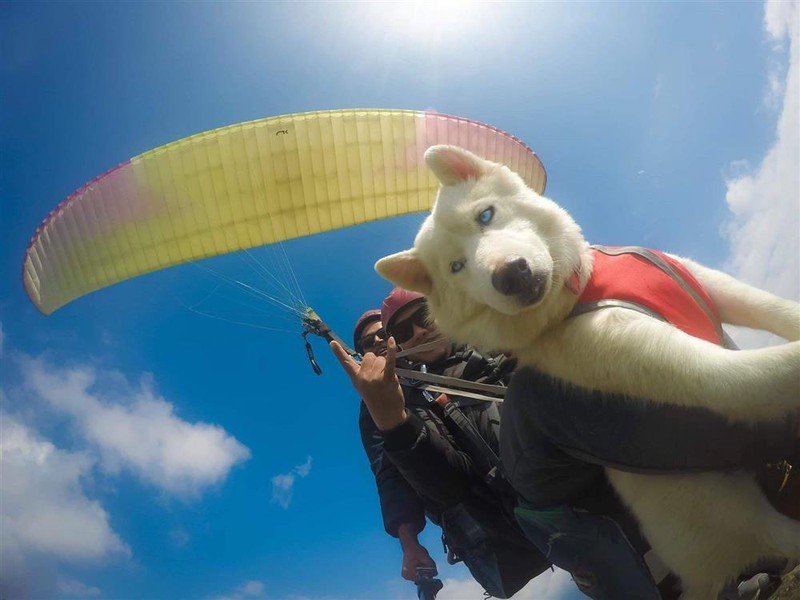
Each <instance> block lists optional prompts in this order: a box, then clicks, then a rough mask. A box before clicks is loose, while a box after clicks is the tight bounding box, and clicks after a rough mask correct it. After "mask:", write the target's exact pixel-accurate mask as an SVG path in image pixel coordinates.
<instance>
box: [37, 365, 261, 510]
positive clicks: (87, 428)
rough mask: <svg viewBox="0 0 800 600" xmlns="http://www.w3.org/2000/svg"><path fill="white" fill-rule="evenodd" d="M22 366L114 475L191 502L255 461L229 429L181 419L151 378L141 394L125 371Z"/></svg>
mask: <svg viewBox="0 0 800 600" xmlns="http://www.w3.org/2000/svg"><path fill="white" fill-rule="evenodd" d="M21 364H22V372H23V375H24V379H25V385H26V386H27V388H29V389H30V390H32V391H33V392H34V393H35V394H37V395H38V396H39V397H40V398H42V399H43V400H45V401H46V402H47V403H48V404H49V405H50V406H51V407H52V408H54V409H56V410H57V411H59V412H62V413H65V414H68V415H69V416H70V417H72V419H73V420H74V422H75V423H76V425H77V427H78V429H79V431H80V433H81V434H82V436H83V437H84V438H85V440H86V441H87V442H88V443H89V444H90V445H91V446H92V447H93V448H96V449H97V451H98V452H99V454H100V460H101V465H102V467H103V469H105V470H106V471H108V472H111V473H117V472H120V471H121V470H127V471H129V472H132V473H134V474H135V475H136V476H138V477H139V478H140V479H141V480H142V481H145V482H147V483H149V484H151V485H153V486H156V487H158V488H161V489H162V490H164V491H166V492H168V493H170V494H174V495H176V496H181V497H191V496H194V495H196V494H198V493H199V492H201V491H202V490H203V489H204V488H206V487H208V486H211V485H215V484H217V483H220V482H222V481H223V480H224V479H225V478H226V477H227V475H228V473H229V471H230V470H231V468H232V467H233V466H234V465H236V464H237V463H240V462H242V461H245V460H247V459H248V458H249V457H250V451H249V450H248V449H247V448H246V447H245V446H243V445H242V444H241V443H239V442H238V441H237V440H236V439H235V438H233V437H231V436H230V435H228V434H227V433H226V431H225V430H224V429H223V428H222V427H219V426H217V425H212V424H208V423H201V422H198V423H190V422H188V421H184V420H183V419H181V418H180V417H178V416H177V415H176V414H175V410H174V407H173V405H172V404H171V403H169V402H167V401H166V400H164V399H163V398H161V397H159V396H158V395H157V394H156V392H155V391H154V384H153V382H152V380H151V379H150V378H147V377H144V378H142V381H141V382H140V384H139V386H138V387H135V388H133V387H131V386H130V385H129V384H128V382H127V381H126V380H125V378H124V377H122V376H121V375H120V374H119V373H114V372H101V371H97V370H95V369H93V368H91V367H86V366H82V367H73V368H60V367H55V366H53V365H48V364H46V363H45V361H44V360H43V359H31V358H23V359H21Z"/></svg>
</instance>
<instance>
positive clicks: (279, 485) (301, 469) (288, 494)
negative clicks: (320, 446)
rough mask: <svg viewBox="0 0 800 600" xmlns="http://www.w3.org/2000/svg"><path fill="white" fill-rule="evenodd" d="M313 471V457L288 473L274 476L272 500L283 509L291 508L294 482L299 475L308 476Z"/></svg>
mask: <svg viewBox="0 0 800 600" xmlns="http://www.w3.org/2000/svg"><path fill="white" fill-rule="evenodd" d="M310 472H311V457H310V456H309V457H308V458H307V459H306V462H305V463H303V464H302V465H297V466H296V467H294V468H293V469H292V470H291V471H289V472H288V473H283V474H280V475H275V476H274V477H273V478H272V502H274V503H276V504H278V505H280V506H281V507H282V508H283V509H287V508H289V504H291V502H292V494H293V493H294V483H295V480H296V478H297V477H306V476H307V475H308V474H309V473H310Z"/></svg>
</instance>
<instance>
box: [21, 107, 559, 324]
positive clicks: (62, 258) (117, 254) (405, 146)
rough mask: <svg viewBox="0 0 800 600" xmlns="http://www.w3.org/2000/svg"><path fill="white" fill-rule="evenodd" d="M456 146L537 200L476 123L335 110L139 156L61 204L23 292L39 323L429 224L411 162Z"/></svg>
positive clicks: (508, 140) (524, 167)
mask: <svg viewBox="0 0 800 600" xmlns="http://www.w3.org/2000/svg"><path fill="white" fill-rule="evenodd" d="M434 144H455V145H458V146H462V147H464V148H467V149H468V150H471V151H472V152H474V153H476V154H479V155H481V156H484V157H486V158H488V159H490V160H494V161H497V162H500V163H503V164H506V165H508V166H509V167H510V168H512V169H513V170H515V171H516V172H517V173H519V174H520V175H521V176H522V177H523V178H524V179H525V180H526V181H527V183H528V185H530V186H531V187H532V188H533V189H534V190H536V191H538V192H540V193H541V192H543V191H544V186H545V177H546V176H545V171H544V168H543V166H542V163H541V161H540V160H539V159H538V157H537V156H536V155H535V154H534V153H533V151H532V150H531V149H530V148H528V147H527V146H526V145H525V144H524V143H522V142H521V141H520V140H518V139H516V138H514V137H513V136H510V135H508V134H506V133H504V132H502V131H500V130H498V129H495V128H493V127H489V126H487V125H484V124H482V123H477V122H475V121H470V120H467V119H461V118H458V117H451V116H446V115H440V114H437V113H430V112H416V111H398V110H339V111H324V112H313V113H301V114H293V115H285V116H280V117H272V118H268V119H262V120H258V121H251V122H248V123H241V124H238V125H231V126H229V127H223V128H221V129H215V130H213V131H209V132H206V133H201V134H198V135H194V136H192V137H189V138H186V139H183V140H179V141H177V142H173V143H171V144H167V145H165V146H162V147H160V148H156V149H155V150H151V151H150V152H145V153H144V154H141V155H139V156H137V157H135V158H132V159H131V160H129V161H127V162H125V163H123V164H121V165H119V166H118V167H115V168H114V169H111V170H110V171H108V172H106V173H104V174H103V175H101V176H100V177H98V178H96V179H94V180H92V181H90V182H89V183H87V184H86V185H85V186H83V187H82V188H80V189H79V190H77V191H76V192H74V193H73V194H72V195H71V196H69V197H68V198H67V199H66V200H64V201H63V202H62V203H61V204H59V205H58V206H57V207H56V209H55V210H54V211H53V212H52V213H51V214H50V215H49V216H48V217H47V218H46V219H45V221H44V222H43V223H42V224H41V225H40V227H39V228H38V229H37V231H36V233H35V234H34V236H33V238H32V239H31V242H30V245H29V246H28V251H27V253H26V255H25V262H24V265H23V279H24V284H25V289H26V291H27V292H28V295H29V296H30V298H31V300H32V301H33V303H34V304H35V305H36V306H37V307H38V308H39V310H41V311H42V312H43V313H45V314H50V313H52V312H53V311H55V310H56V309H58V308H59V307H61V306H63V305H64V304H66V303H68V302H70V301H72V300H74V299H75V298H78V297H80V296H82V295H84V294H87V293H89V292H91V291H94V290H97V289H100V288H102V287H105V286H108V285H111V284H113V283H117V282H119V281H122V280H125V279H128V278H130V277H135V276H136V275H141V274H143V273H148V272H151V271H155V270H158V269H163V268H166V267H169V266H173V265H177V264H180V263H184V262H188V261H193V260H196V259H200V258H205V257H209V256H215V255H219V254H224V253H227V252H234V251H236V250H241V249H244V248H252V247H255V246H261V245H264V244H270V243H273V242H278V241H282V240H287V239H291V238H295V237H299V236H305V235H310V234H313V233H319V232H323V231H329V230H332V229H337V228H339V227H346V226H348V225H355V224H358V223H365V222H368V221H375V220H378V219H384V218H387V217H393V216H397V215H403V214H408V213H415V212H421V211H425V210H428V209H429V208H430V206H431V204H432V202H433V200H434V198H435V192H436V190H437V187H438V183H437V181H436V179H435V177H434V176H433V175H432V174H431V173H430V172H429V171H428V169H427V168H426V167H425V163H424V161H423V154H424V152H425V150H426V149H427V148H428V147H430V146H432V145H434Z"/></svg>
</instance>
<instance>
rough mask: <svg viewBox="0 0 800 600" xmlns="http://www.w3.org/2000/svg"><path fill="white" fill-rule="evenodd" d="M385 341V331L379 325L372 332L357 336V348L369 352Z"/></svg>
mask: <svg viewBox="0 0 800 600" xmlns="http://www.w3.org/2000/svg"><path fill="white" fill-rule="evenodd" d="M385 342H386V331H385V330H384V329H383V327H381V328H380V329H378V330H377V331H375V332H374V333H368V334H367V335H362V336H361V337H360V338H358V348H360V349H361V350H362V351H363V352H369V351H370V350H372V349H373V348H377V347H378V346H380V345H381V344H383V343H385Z"/></svg>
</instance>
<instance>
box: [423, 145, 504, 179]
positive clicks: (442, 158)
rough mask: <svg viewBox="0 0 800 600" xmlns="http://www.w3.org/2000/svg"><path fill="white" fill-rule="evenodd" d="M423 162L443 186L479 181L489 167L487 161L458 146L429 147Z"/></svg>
mask: <svg viewBox="0 0 800 600" xmlns="http://www.w3.org/2000/svg"><path fill="white" fill-rule="evenodd" d="M425 162H426V163H427V164H428V167H429V168H430V170H431V171H433V174H434V175H436V178H437V179H438V180H439V181H441V182H442V183H443V184H444V185H457V184H459V183H462V182H464V181H467V180H469V179H480V178H481V177H482V176H483V175H485V174H486V173H487V172H488V170H489V167H490V163H489V162H488V161H485V160H483V159H482V158H480V157H479V156H475V155H474V154H473V153H472V152H470V151H468V150H464V149H463V148H459V147H458V146H431V147H430V148H428V149H427V150H426V151H425Z"/></svg>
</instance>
